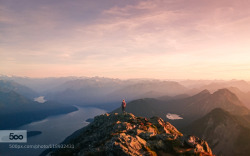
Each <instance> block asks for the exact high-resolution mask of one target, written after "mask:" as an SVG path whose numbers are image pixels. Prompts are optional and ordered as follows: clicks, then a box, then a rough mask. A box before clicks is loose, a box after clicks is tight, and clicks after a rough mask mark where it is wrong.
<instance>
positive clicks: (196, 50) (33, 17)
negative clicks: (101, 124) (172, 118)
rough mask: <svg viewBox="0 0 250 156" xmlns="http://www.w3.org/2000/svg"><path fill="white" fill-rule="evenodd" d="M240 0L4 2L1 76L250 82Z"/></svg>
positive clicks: (244, 7)
mask: <svg viewBox="0 0 250 156" xmlns="http://www.w3.org/2000/svg"><path fill="white" fill-rule="evenodd" d="M249 7H250V4H249V3H247V1H244V0H239V1H234V0H220V1H216V0H210V1H205V0H190V1H185V0H164V1H163V0H146V1H145V0H126V1H125V0H121V1H116V0H107V1H105V3H103V0H92V1H88V0H76V1H68V0H53V1H48V0H44V1H34V0H24V1H22V2H20V1H18V0H12V1H9V0H2V1H0V14H1V15H0V74H3V75H16V76H27V77H60V76H88V77H93V76H101V77H102V76H103V77H113V78H121V79H128V78H156V79H227V80H229V79H245V80H250V44H249V43H250V29H249V27H250V10H249Z"/></svg>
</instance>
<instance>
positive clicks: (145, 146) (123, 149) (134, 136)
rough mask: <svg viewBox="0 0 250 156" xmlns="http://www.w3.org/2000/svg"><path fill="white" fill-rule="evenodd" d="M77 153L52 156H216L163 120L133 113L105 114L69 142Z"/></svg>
mask: <svg viewBox="0 0 250 156" xmlns="http://www.w3.org/2000/svg"><path fill="white" fill-rule="evenodd" d="M67 140H68V141H67V142H64V143H67V144H74V149H60V150H57V151H54V152H51V153H50V155H56V156H57V155H60V156H61V155H108V156H116V155H119V156H127V155H131V156H137V155H153V156H156V155H167V156H171V155H212V151H211V149H210V147H209V146H208V144H207V142H206V141H204V140H202V139H199V138H198V137H195V136H187V135H183V134H182V133H180V132H179V131H178V130H177V129H176V128H175V127H174V126H173V125H171V124H170V123H169V122H164V121H163V120H162V119H161V118H158V117H152V118H150V119H147V118H143V117H136V116H134V115H133V114H131V113H124V114H118V113H113V114H104V115H100V116H97V117H95V119H94V121H93V122H92V123H90V124H89V125H88V126H87V127H85V128H83V129H82V130H81V132H80V133H78V135H77V136H76V135H74V137H71V138H70V139H67Z"/></svg>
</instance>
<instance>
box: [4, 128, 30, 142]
mask: <svg viewBox="0 0 250 156" xmlns="http://www.w3.org/2000/svg"><path fill="white" fill-rule="evenodd" d="M1 142H6V143H10V142H11V143H26V142H27V130H0V143H1Z"/></svg>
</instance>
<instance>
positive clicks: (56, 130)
mask: <svg viewBox="0 0 250 156" xmlns="http://www.w3.org/2000/svg"><path fill="white" fill-rule="evenodd" d="M77 108H78V109H79V110H78V111H75V112H72V113H68V114H64V115H58V116H53V117H49V118H46V119H44V120H42V121H38V122H32V123H30V124H27V125H24V126H22V127H19V128H18V129H19V130H27V131H42V134H40V135H37V136H33V137H30V138H28V141H27V143H19V144H17V145H49V144H59V143H61V142H62V141H63V140H64V139H65V138H66V137H68V136H69V135H71V134H72V133H73V132H75V131H76V130H78V129H80V128H82V127H84V126H86V125H88V122H85V120H87V119H88V118H93V117H94V116H96V115H100V114H103V113H106V111H105V110H103V109H98V108H93V107H77ZM14 144H15V143H14ZM44 150H45V149H32V148H29V149H13V148H9V143H0V155H1V156H9V155H11V156H12V155H13V156H26V155H32V156H36V155H39V154H40V153H41V152H42V151H44Z"/></svg>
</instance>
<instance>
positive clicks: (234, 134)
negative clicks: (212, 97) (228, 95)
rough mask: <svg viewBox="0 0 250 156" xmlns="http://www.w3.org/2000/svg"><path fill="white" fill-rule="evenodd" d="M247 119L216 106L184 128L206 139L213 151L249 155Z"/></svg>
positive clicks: (249, 135)
mask: <svg viewBox="0 0 250 156" xmlns="http://www.w3.org/2000/svg"><path fill="white" fill-rule="evenodd" d="M248 125H249V123H248V121H247V120H245V119H244V118H242V117H240V116H234V115H232V114H230V113H229V112H227V111H225V110H223V109H221V108H216V109H214V110H212V111H211V112H210V113H208V114H207V115H205V116H204V117H202V118H200V119H198V120H196V121H195V122H193V123H192V124H190V125H189V126H187V127H186V128H184V129H183V130H184V131H185V132H187V133H189V134H194V135H196V136H198V137H201V138H203V139H206V141H207V142H208V143H209V145H210V147H211V148H212V149H213V153H215V154H216V155H220V156H235V155H239V156H248V155H249V153H250V148H249V147H250V141H249V140H250V133H249V132H250V128H249V126H248Z"/></svg>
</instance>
